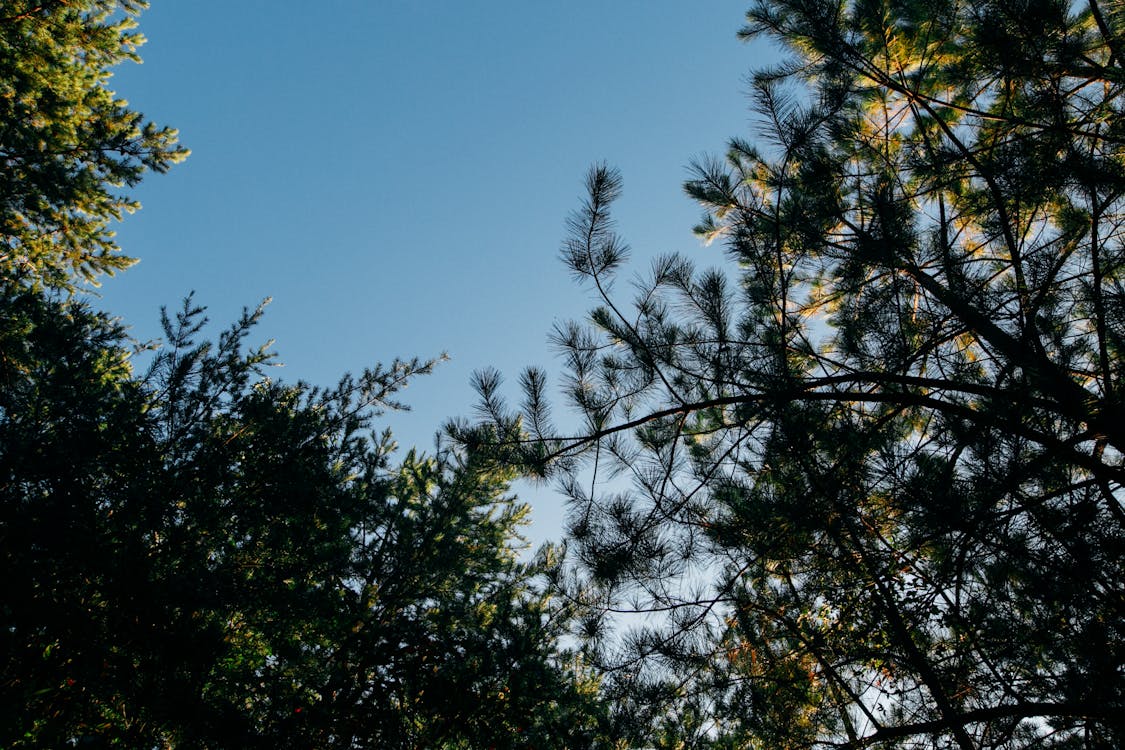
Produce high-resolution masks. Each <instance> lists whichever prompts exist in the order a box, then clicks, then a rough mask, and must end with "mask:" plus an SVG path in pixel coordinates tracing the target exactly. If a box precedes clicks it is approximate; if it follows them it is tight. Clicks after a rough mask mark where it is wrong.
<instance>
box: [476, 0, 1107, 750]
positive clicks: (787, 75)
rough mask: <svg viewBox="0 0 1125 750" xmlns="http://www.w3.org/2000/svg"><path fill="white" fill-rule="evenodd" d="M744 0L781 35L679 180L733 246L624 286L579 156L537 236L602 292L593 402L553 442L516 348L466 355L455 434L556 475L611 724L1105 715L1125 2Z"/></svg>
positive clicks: (739, 727) (722, 740) (1030, 737)
mask: <svg viewBox="0 0 1125 750" xmlns="http://www.w3.org/2000/svg"><path fill="white" fill-rule="evenodd" d="M749 18H750V25H749V26H748V28H747V29H746V30H745V32H744V33H745V35H746V36H747V37H763V36H764V37H768V38H769V39H771V40H773V41H774V42H776V43H778V44H779V45H781V46H782V47H783V48H784V50H785V51H786V53H787V55H788V57H787V59H786V60H785V61H784V62H782V63H781V64H780V65H778V66H777V67H775V68H773V69H768V70H763V71H760V72H759V73H758V74H757V75H756V76H755V77H754V78H753V84H752V89H753V93H754V96H755V102H756V108H757V111H758V112H759V114H760V115H761V121H760V129H759V131H758V138H757V140H756V142H755V143H754V144H751V143H748V142H745V141H734V142H732V143H731V145H730V149H729V153H728V157H727V159H726V160H725V161H721V162H720V161H715V162H706V163H702V164H699V165H697V167H696V174H695V177H694V179H693V180H692V181H691V182H690V183H689V184H688V185H687V190H688V193H689V194H690V195H691V196H693V197H694V198H696V199H697V200H699V201H700V202H701V203H702V204H703V205H704V206H705V207H706V209H707V214H706V216H705V217H704V220H703V222H702V223H701V225H700V232H701V233H702V234H703V236H704V237H705V238H707V239H708V240H720V241H722V242H723V243H725V246H726V248H727V252H728V254H729V257H730V259H731V261H732V264H731V267H730V268H728V269H726V270H720V271H706V272H697V271H696V270H694V269H693V267H692V265H691V264H690V263H689V262H688V261H686V260H684V259H681V258H675V257H673V258H664V259H660V260H658V261H657V263H656V264H655V266H654V269H653V272H652V274H651V275H650V276H649V277H648V279H646V280H645V281H644V282H642V283H640V284H639V288H638V291H637V294H636V297H635V301H634V303H633V305H632V307H631V309H630V308H629V307H627V306H626V305H624V304H622V302H621V301H620V300H619V299H616V298H615V297H614V296H613V295H611V294H610V290H611V285H612V282H613V278H614V274H615V272H616V271H617V269H618V268H619V267H620V266H621V265H622V264H623V263H624V261H625V257H624V249H623V248H624V244H623V243H622V242H621V241H620V240H619V239H618V238H617V236H616V234H615V233H614V231H613V227H612V224H611V223H610V216H609V205H610V203H611V202H612V200H613V198H614V197H615V196H616V195H617V194H618V193H619V192H620V189H621V184H620V178H619V177H618V176H617V175H616V173H614V172H613V171H611V170H608V169H606V168H604V167H599V168H596V169H595V170H593V171H592V173H591V176H590V178H589V180H588V185H587V187H588V192H589V198H588V199H587V201H586V203H585V204H584V205H583V207H582V208H581V210H580V211H579V212H578V213H577V214H576V215H575V218H574V219H573V221H572V223H571V230H572V236H571V239H570V240H569V241H568V242H567V244H566V245H565V247H564V258H565V260H566V261H567V264H568V265H569V267H570V269H571V270H572V271H573V272H574V273H575V274H576V276H578V277H579V278H581V279H583V280H585V281H587V282H589V283H590V284H591V285H592V286H593V288H594V291H595V293H596V294H597V296H598V303H599V305H600V306H599V307H598V308H597V309H595V310H594V311H593V313H592V315H591V322H592V325H589V326H583V325H578V324H573V325H571V326H566V327H563V328H562V329H560V331H559V333H558V340H559V343H560V344H561V346H562V348H563V350H564V351H565V352H566V357H567V367H568V371H567V374H566V379H565V383H564V385H565V388H566V390H567V392H568V394H569V399H570V402H571V403H572V405H573V406H574V407H575V408H576V409H577V411H578V412H579V413H580V414H582V415H583V416H584V417H585V420H586V421H585V424H586V433H585V434H583V435H580V436H577V437H574V438H560V437H557V432H555V431H553V430H552V428H551V427H550V426H549V424H548V423H547V422H546V414H545V413H544V412H543V411H542V410H541V409H537V408H536V406H535V405H536V404H537V403H540V402H542V400H543V399H542V397H541V395H540V394H541V392H542V390H543V384H542V377H541V375H539V374H536V375H535V377H534V378H531V377H529V378H527V379H526V381H527V383H528V384H529V386H531V385H533V387H529V388H528V391H529V398H528V399H527V403H526V404H525V406H524V408H523V409H522V410H516V411H509V410H507V409H506V407H505V406H504V404H503V402H502V401H501V400H500V399H499V397H498V395H497V389H496V383H495V380H494V379H485V380H482V381H481V383H480V385H481V386H482V388H481V391H482V394H483V396H484V407H485V409H486V412H487V413H488V415H489V423H488V424H487V425H485V426H483V427H480V428H475V429H470V428H465V427H462V428H461V429H460V430H459V434H460V435H461V437H462V438H463V439H465V440H467V441H468V442H470V443H474V442H477V443H487V442H492V441H499V442H501V443H503V444H504V447H505V449H506V450H507V455H508V458H509V459H511V460H515V461H522V462H523V463H524V465H525V466H527V467H529V468H531V469H534V470H538V471H547V472H550V471H556V472H558V474H559V475H560V476H561V477H562V479H563V485H564V487H565V488H566V489H567V490H568V492H569V494H570V495H571V498H572V522H571V527H570V536H571V537H572V539H573V546H574V549H575V552H574V555H573V568H572V571H571V574H570V577H569V579H563V580H565V581H567V583H566V586H567V588H568V589H569V591H570V596H572V597H573V598H574V599H575V600H576V601H581V602H583V603H584V604H585V605H586V606H587V607H588V612H589V614H588V616H587V625H586V628H585V633H586V635H587V636H588V638H589V650H590V652H591V657H590V658H591V659H592V660H593V661H595V662H597V663H600V664H602V665H604V666H605V667H606V668H607V669H608V670H609V674H608V677H607V680H608V682H607V685H608V689H609V690H610V691H611V693H612V692H614V691H616V692H617V693H618V694H619V696H620V698H619V700H620V701H621V705H624V706H626V707H627V710H628V711H629V712H630V713H631V714H632V715H635V716H641V718H642V725H643V726H642V727H641V730H639V731H643V729H644V727H646V726H647V727H649V728H651V727H656V728H658V729H659V730H660V731H662V732H663V731H664V729H663V727H667V726H669V725H673V726H678V727H680V729H681V736H680V739H679V740H678V741H682V742H685V743H689V744H690V743H695V745H693V746H698V745H700V744H707V743H712V744H714V745H715V746H721V747H787V748H810V747H816V746H823V745H834V746H840V747H852V748H860V747H868V746H881V747H923V746H925V747H947V746H957V747H960V748H962V749H963V750H968V749H969V748H975V747H994V748H1001V747H1004V748H1008V747H1025V746H1037V747H1116V746H1120V745H1121V744H1122V743H1125V726H1123V724H1122V717H1123V716H1125V673H1123V672H1122V669H1121V665H1122V664H1123V663H1125V632H1123V630H1122V623H1123V622H1125V598H1122V591H1123V586H1125V570H1123V561H1125V510H1123V508H1122V497H1123V496H1125V489H1123V485H1125V471H1123V469H1125V467H1123V465H1122V455H1123V451H1125V412H1123V403H1122V398H1121V395H1120V394H1121V385H1120V379H1121V377H1122V375H1123V372H1122V351H1123V348H1122V343H1123V342H1125V305H1123V304H1122V303H1123V302H1125V286H1123V284H1125V277H1123V271H1125V255H1123V243H1122V234H1121V229H1122V226H1123V223H1125V211H1123V209H1125V203H1123V194H1125V153H1123V149H1122V146H1123V142H1125V131H1123V130H1122V127H1123V125H1122V123H1123V122H1125V120H1123V118H1122V94H1123V85H1125V80H1123V77H1122V69H1123V68H1122V66H1123V65H1125V56H1123V54H1122V53H1123V51H1125V50H1123V45H1125V15H1123V14H1122V13H1121V10H1120V8H1118V7H1117V6H1116V5H1108V4H1107V5H1104V6H1103V5H1102V4H1101V3H1099V2H1097V1H1096V0H1093V1H1091V2H1083V3H1070V2H1062V1H1056V0H1024V1H1022V2H1018V3H1016V2H989V1H987V0H969V1H954V0H924V1H922V2H908V1H905V0H903V1H900V0H870V1H868V0H854V1H852V0H792V1H790V0H775V1H771V0H762V1H761V2H758V3H756V4H755V6H754V8H753V9H752V10H751V12H750V14H749ZM623 478H624V479H629V480H631V486H630V484H629V483H628V482H624V481H623ZM622 611H631V612H634V613H636V614H634V615H633V616H632V617H630V616H628V615H623V614H621V612H622ZM599 615H600V616H599ZM615 625H616V626H618V630H619V632H620V633H621V634H620V636H619V637H616V638H615V637H613V635H612V632H611V630H612V626H615ZM638 706H648V707H649V709H648V710H649V715H648V716H647V717H646V716H644V715H643V713H642V712H641V711H639V710H638V709H637V707H638ZM684 716H690V717H694V718H693V719H692V720H691V721H680V718H681V717H684Z"/></svg>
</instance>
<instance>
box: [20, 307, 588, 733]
mask: <svg viewBox="0 0 1125 750" xmlns="http://www.w3.org/2000/svg"><path fill="white" fill-rule="evenodd" d="M0 305H2V307H0V321H2V323H3V326H2V327H0V329H2V330H3V331H4V336H5V339H4V346H3V348H2V349H0V351H2V352H3V354H2V357H0V529H2V533H3V544H2V545H0V549H2V550H3V553H2V554H3V565H2V570H3V571H4V575H5V580H6V584H5V586H6V590H5V596H4V598H3V605H2V609H0V617H2V619H3V623H2V627H0V658H2V659H3V665H2V673H3V675H4V677H3V679H2V681H0V697H2V705H3V706H4V708H3V710H2V712H0V716H2V720H0V745H3V746H4V747H10V748H21V747H61V746H65V745H67V744H68V743H73V742H77V743H79V745H81V746H85V745H96V746H111V745H112V746H125V747H155V746H160V747H263V748H264V747H269V748H276V747H294V748H297V747H300V748H305V747H342V748H358V747H372V748H374V747H380V748H382V747H435V748H436V747H450V748H453V747H474V748H475V747H510V748H518V747H528V748H531V747H535V748H539V747H567V748H571V747H584V746H589V745H591V743H592V742H593V741H594V738H595V737H596V736H597V732H598V730H599V725H598V722H599V718H598V716H599V709H598V706H597V702H596V697H597V690H596V684H595V683H593V682H592V681H591V679H590V678H589V676H588V675H587V674H586V671H585V670H584V669H583V668H581V667H580V665H579V664H578V663H576V662H571V661H568V659H570V657H567V656H565V655H561V654H560V651H559V649H558V644H557V638H558V635H559V633H560V627H561V622H562V619H561V617H562V615H563V613H560V612H559V611H558V610H557V609H556V608H555V607H554V606H553V605H551V603H550V601H549V600H548V599H547V598H546V597H545V596H544V595H543V594H542V593H541V592H540V590H539V587H538V586H537V585H536V583H535V581H536V578H537V576H538V575H539V574H540V572H541V571H543V570H545V567H544V566H545V565H546V562H545V561H542V562H539V563H534V564H528V563H523V562H520V561H519V559H518V555H517V551H518V549H517V547H516V546H513V545H517V544H518V543H519V537H518V536H517V530H518V527H519V526H520V524H521V523H522V519H523V517H524V515H525V513H526V508H524V507H523V506H521V505H518V504H516V503H515V502H514V501H513V500H512V499H511V498H510V497H509V496H507V495H506V492H507V482H508V480H509V478H510V475H509V473H508V472H505V471H503V470H501V469H499V468H497V467H495V466H494V465H492V464H489V463H487V462H485V461H483V460H482V459H478V458H474V457H472V456H456V455H449V456H447V457H445V458H443V459H441V460H435V459H425V458H422V457H419V456H416V455H415V454H414V453H410V454H409V455H408V456H407V457H406V458H405V459H404V460H403V461H402V462H401V463H400V464H393V463H392V462H391V461H390V457H389V451H390V449H391V448H392V447H393V444H392V443H391V442H390V439H389V437H388V436H387V435H385V434H384V435H383V437H381V438H378V437H376V436H370V437H369V436H367V433H366V431H367V429H368V426H369V422H370V420H371V418H372V417H373V415H374V413H375V412H376V410H378V409H379V408H382V407H385V406H387V405H391V404H393V401H392V400H391V399H392V398H393V396H394V393H395V391H396V390H398V389H399V388H400V387H401V386H402V385H403V384H404V383H405V382H406V380H407V379H409V378H410V377H412V376H414V375H416V374H419V373H424V372H427V371H428V370H429V368H430V367H431V365H432V363H431V362H417V361H414V362H395V363H394V364H393V365H392V366H391V367H390V368H387V369H380V368H376V369H375V370H372V371H369V372H365V373H363V374H362V376H360V377H357V378H345V379H344V380H343V381H342V382H341V383H340V385H339V386H338V387H336V388H332V389H328V390H319V389H314V388H310V387H308V386H305V385H302V384H298V385H284V384H280V383H276V382H273V381H271V380H269V379H268V378H265V377H263V375H262V372H261V368H262V367H263V366H264V365H267V364H268V362H269V359H270V357H269V355H268V354H267V353H266V352H265V351H263V350H261V349H251V350H247V349H246V347H245V337H246V335H247V333H248V332H249V330H250V328H251V326H252V325H253V323H254V322H255V321H256V320H257V317H258V315H259V311H253V312H247V313H246V314H245V315H244V316H243V318H242V319H241V320H240V321H238V322H237V323H236V325H234V326H232V327H231V328H230V329H229V330H228V331H226V332H225V333H223V334H222V335H221V336H220V337H219V339H218V341H217V342H215V343H210V342H205V341H203V342H201V341H199V340H198V338H199V334H200V331H201V328H202V325H203V322H204V321H203V319H202V318H201V315H202V310H201V309H199V308H197V307H193V306H192V305H191V304H190V301H189V303H188V304H185V306H184V309H183V310H182V311H181V312H180V313H178V314H177V315H175V316H172V317H170V318H168V317H167V316H166V320H165V323H166V341H167V343H166V345H165V346H164V347H163V348H160V349H158V350H156V351H155V352H154V353H153V354H151V355H150V356H151V358H152V359H151V362H152V364H151V367H150V369H149V371H148V373H147V375H146V376H145V377H143V378H138V377H135V376H133V375H132V373H131V369H130V362H131V355H132V354H133V352H132V351H131V349H130V348H129V343H128V341H127V340H126V339H125V338H124V336H123V334H122V332H121V330H120V329H119V328H117V327H116V325H115V324H113V323H112V322H110V321H108V320H106V319H105V318H104V317H102V316H99V315H97V314H95V313H93V312H91V311H89V310H88V309H86V308H85V307H83V306H81V305H79V304H76V303H72V302H56V301H51V300H49V299H46V298H44V297H43V296H41V295H39V294H37V293H34V292H30V291H18V290H15V291H10V292H9V293H8V294H7V295H5V296H4V297H3V298H0Z"/></svg>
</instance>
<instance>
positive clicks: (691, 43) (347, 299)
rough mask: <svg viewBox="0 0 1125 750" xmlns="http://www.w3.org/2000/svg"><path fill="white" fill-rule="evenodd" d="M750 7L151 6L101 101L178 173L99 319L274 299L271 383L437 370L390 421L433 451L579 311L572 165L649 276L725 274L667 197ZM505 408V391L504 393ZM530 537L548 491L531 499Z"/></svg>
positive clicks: (736, 91)
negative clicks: (484, 391) (655, 264)
mask: <svg viewBox="0 0 1125 750" xmlns="http://www.w3.org/2000/svg"><path fill="white" fill-rule="evenodd" d="M747 5H748V0H678V1H673V0H601V1H600V2H599V1H595V0H567V1H566V2H547V0H478V2H464V1H463V0H460V1H455V0H428V1H426V2H422V0H326V1H325V2H322V3H308V2H300V3H298V2H296V1H295V0H238V2H230V0H224V1H223V2H218V1H217V0H179V1H176V0H155V2H154V3H153V7H152V8H151V9H150V10H149V11H147V12H146V13H144V14H143V15H142V16H141V19H140V22H141V30H142V32H143V33H144V34H145V35H146V36H147V37H148V39H149V42H148V44H147V45H146V46H145V47H144V48H142V50H141V54H142V56H143V57H144V59H145V62H144V64H143V65H141V66H136V65H125V66H122V67H121V68H119V69H118V70H117V71H116V76H115V78H114V79H113V83H112V85H113V87H114V88H115V90H116V91H117V92H118V94H119V95H121V96H122V97H124V98H126V99H128V100H129V102H130V104H131V105H132V106H133V107H135V108H137V109H139V110H141V111H143V112H144V113H145V115H146V116H147V117H149V118H151V119H153V120H155V121H157V122H158V123H161V124H168V125H171V126H173V127H177V128H179V129H180V132H181V139H182V142H183V143H184V144H185V145H186V146H187V147H189V148H190V149H192V152H193V153H192V155H191V157H190V158H189V159H188V160H187V161H186V162H185V163H184V164H182V165H179V166H177V167H175V168H174V169H173V171H172V172H170V173H169V174H167V175H150V176H149V177H148V178H147V179H146V181H145V182H144V184H143V185H142V186H141V187H140V189H139V190H137V191H136V193H135V195H136V197H138V198H139V199H140V200H141V202H142V203H143V204H144V208H143V210H142V211H140V212H139V213H137V214H136V215H134V216H131V217H128V218H127V219H126V221H125V222H124V223H123V224H122V225H121V227H120V229H119V232H118V238H119V240H120V242H121V244H122V246H123V247H124V249H125V251H126V252H127V253H128V254H130V255H133V256H135V257H139V258H141V263H140V264H139V265H137V266H135V267H133V268H131V269H129V270H128V271H126V272H125V273H123V274H121V275H119V276H118V277H116V278H114V279H109V280H107V281H106V282H105V283H104V284H103V287H102V289H101V294H102V301H101V305H102V307H103V308H106V309H108V310H110V311H112V312H113V313H115V314H119V315H121V316H122V317H123V318H124V319H125V320H126V322H128V323H129V324H131V325H132V327H133V333H134V335H135V336H136V337H138V338H141V339H147V338H155V337H157V336H158V335H159V328H158V326H157V320H158V311H159V308H160V306H161V305H168V306H169V307H175V306H176V305H177V304H178V301H179V300H180V299H181V298H182V297H183V296H184V295H185V294H187V293H188V292H190V291H192V290H195V292H196V296H197V301H199V302H200V303H202V304H206V305H207V306H208V307H209V308H210V317H211V318H212V320H213V321H215V323H216V325H218V324H221V323H226V322H227V321H230V320H232V319H233V318H234V317H235V316H236V315H237V313H238V311H239V310H240V309H241V307H242V306H245V305H254V304H256V303H257V302H258V301H260V300H261V299H262V298H264V297H267V296H272V297H273V299H274V301H273V304H272V305H270V307H269V309H268V312H267V315H266V320H265V322H264V324H263V325H262V326H261V328H260V331H259V334H258V339H259V340H265V339H269V338H274V339H276V340H277V343H276V345H275V349H276V350H277V351H278V352H279V353H280V359H281V361H283V362H284V363H285V367H284V368H283V369H281V370H278V371H277V372H276V373H275V374H276V376H278V377H281V378H283V379H285V380H290V381H294V380H298V379H300V380H306V381H309V382H313V383H317V384H329V383H332V382H334V381H335V380H336V379H337V378H338V376H339V375H340V374H341V373H342V372H345V371H349V370H352V371H354V370H358V369H361V368H362V367H364V366H366V365H369V364H372V363H374V362H376V361H390V360H391V359H393V358H394V357H396V356H399V357H404V358H406V357H411V356H432V355H436V354H438V353H440V352H443V351H444V352H448V353H449V354H450V356H451V357H452V360H451V361H450V362H448V363H446V364H444V365H442V366H441V367H440V368H439V369H438V370H437V371H436V372H435V374H433V375H431V376H429V377H427V378H424V379H420V380H418V381H416V382H415V383H414V384H413V385H412V386H411V387H410V388H409V389H408V390H407V391H406V392H405V393H404V394H403V396H404V398H405V400H407V401H408V402H409V403H411V404H412V405H413V407H414V411H413V412H411V413H410V414H407V415H392V416H389V417H388V418H387V419H386V424H388V425H390V426H391V427H392V429H394V431H395V433H396V437H397V439H398V440H399V442H400V444H402V445H403V446H404V447H406V446H410V445H418V446H419V447H421V448H424V449H430V448H431V447H432V437H433V434H434V433H435V431H437V430H438V429H439V427H440V426H441V424H442V422H443V421H444V420H445V419H446V418H448V417H451V416H457V415H467V414H469V413H470V412H471V409H472V405H473V393H472V391H471V389H470V387H469V379H470V375H471V373H472V372H473V371H474V370H477V369H480V368H483V367H495V368H497V369H499V370H500V371H501V372H503V373H505V374H506V375H507V377H508V381H509V383H510V384H511V385H513V386H514V384H515V381H516V379H517V377H518V374H519V371H520V370H521V369H522V368H523V367H525V366H526V365H538V366H543V367H546V368H547V369H548V370H552V369H554V362H555V360H554V354H553V352H552V351H551V348H550V346H549V344H548V342H547V334H548V332H549V330H550V329H551V327H552V324H553V323H554V322H555V321H560V320H567V319H571V318H580V317H582V316H583V315H584V313H585V311H586V309H587V307H588V306H589V297H588V295H587V293H586V290H583V289H582V288H580V287H579V286H576V285H575V284H574V283H573V281H572V280H571V278H570V276H569V274H568V273H567V271H566V270H565V269H564V268H563V266H562V264H561V262H560V261H559V260H558V256H559V253H558V250H559V246H560V243H561V241H562V240H563V238H564V236H565V227H564V222H565V219H566V216H567V214H568V213H569V212H570V211H572V210H573V209H574V208H576V207H577V206H578V205H579V202H580V199H581V193H582V180H583V176H584V174H585V172H586V170H587V168H588V167H589V166H590V165H591V164H593V163H595V162H599V161H605V162H607V163H609V164H610V165H613V166H616V167H618V168H619V169H620V170H621V172H622V174H623V176H624V180H625V193H624V197H623V198H622V199H621V201H620V202H619V204H618V209H617V214H616V215H617V219H618V226H619V230H620V232H621V234H622V235H623V237H624V238H625V239H626V240H627V241H628V242H629V244H630V245H631V246H632V248H633V250H634V255H633V257H634V265H635V266H636V268H637V270H638V271H643V270H644V269H645V268H647V265H648V259H649V258H651V257H652V256H655V255H657V254H662V253H667V252H669V251H680V252H684V253H687V254H689V255H692V256H694V257H695V258H696V259H697V260H698V261H699V262H700V264H702V265H709V264H712V263H720V262H722V260H721V250H720V249H719V248H718V247H710V248H704V247H702V246H701V245H700V243H699V242H698V241H697V240H696V239H695V238H694V237H693V236H692V234H691V227H692V225H693V224H694V223H695V222H696V221H697V220H698V218H699V215H700V210H699V208H698V207H697V206H695V205H694V204H693V203H692V202H691V201H690V200H689V199H688V198H686V197H685V196H684V195H683V193H682V190H681V184H682V182H683V180H684V179H685V177H686V176H687V165H688V164H689V162H690V161H691V159H692V158H693V157H697V156H701V155H706V154H718V153H721V152H722V151H723V149H724V145H725V143H726V141H727V139H728V138H730V137H731V136H735V135H746V134H747V133H748V132H750V127H751V123H752V119H753V116H752V114H751V112H750V110H749V106H748V102H747V97H746V95H745V90H746V88H747V87H746V83H745V80H746V76H747V74H748V73H749V72H750V71H751V70H752V69H753V68H755V67H756V66H759V65H762V64H763V63H764V62H766V60H765V59H764V54H765V53H764V52H763V51H762V49H761V48H759V47H757V46H754V45H746V44H743V43H741V42H739V41H738V40H737V39H736V36H735V35H736V32H737V30H738V29H739V28H740V26H741V25H742V21H743V13H744V11H745V9H746V7H747ZM512 393H513V395H515V394H514V388H513V389H512ZM523 494H524V496H525V498H527V499H529V500H531V501H532V502H533V505H534V507H535V521H536V528H535V530H534V533H533V536H534V537H535V538H536V539H544V538H550V537H553V536H555V535H556V534H557V531H558V529H559V528H560V526H559V524H560V520H559V519H560V516H559V514H558V512H557V508H556V507H555V506H556V505H557V500H555V499H554V497H553V495H551V493H549V492H547V491H545V490H534V489H527V488H525V489H524V490H523Z"/></svg>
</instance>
